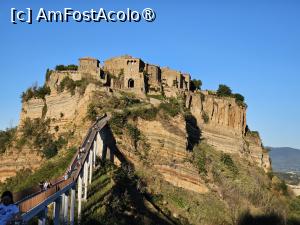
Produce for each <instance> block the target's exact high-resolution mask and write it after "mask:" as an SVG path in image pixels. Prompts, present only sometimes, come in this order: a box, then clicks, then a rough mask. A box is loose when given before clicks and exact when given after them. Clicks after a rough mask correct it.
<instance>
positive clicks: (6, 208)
mask: <svg viewBox="0 0 300 225" xmlns="http://www.w3.org/2000/svg"><path fill="white" fill-rule="evenodd" d="M19 212H20V211H19V208H18V206H16V205H15V204H14V202H13V195H12V193H11V192H10V191H5V192H3V194H2V196H1V203H0V225H6V224H10V223H11V222H12V220H20V214H19Z"/></svg>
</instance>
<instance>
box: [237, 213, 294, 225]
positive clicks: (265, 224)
mask: <svg viewBox="0 0 300 225" xmlns="http://www.w3.org/2000/svg"><path fill="white" fill-rule="evenodd" d="M286 224H288V225H300V221H299V220H296V219H290V220H288V222H287V223H286V222H285V220H284V218H282V217H281V216H279V215H277V214H269V215H259V216H253V215H251V214H250V213H249V212H247V213H245V214H243V215H242V216H241V217H240V218H239V222H238V225H286Z"/></svg>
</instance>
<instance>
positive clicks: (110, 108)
mask: <svg viewBox="0 0 300 225" xmlns="http://www.w3.org/2000/svg"><path fill="white" fill-rule="evenodd" d="M99 99H101V101H99ZM140 103H141V101H140V100H139V99H137V98H136V97H135V96H134V95H132V94H127V93H121V97H117V96H111V95H109V94H108V93H105V92H96V93H95V94H94V96H93V99H92V101H91V103H90V104H89V106H88V111H87V118H88V119H89V120H91V121H94V120H95V119H96V117H97V116H98V115H102V114H103V113H106V112H114V111H120V110H125V109H126V108H129V107H133V106H136V105H139V104H140Z"/></svg>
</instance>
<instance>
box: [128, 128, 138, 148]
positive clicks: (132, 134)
mask: <svg viewBox="0 0 300 225" xmlns="http://www.w3.org/2000/svg"><path fill="white" fill-rule="evenodd" d="M126 129H127V132H128V135H129V137H130V138H131V140H132V142H133V143H132V144H133V146H134V148H135V149H136V148H137V143H138V141H139V140H140V138H141V132H140V130H139V129H138V128H137V127H136V126H135V125H132V124H126Z"/></svg>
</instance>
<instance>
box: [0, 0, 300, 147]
mask: <svg viewBox="0 0 300 225" xmlns="http://www.w3.org/2000/svg"><path fill="white" fill-rule="evenodd" d="M225 2H226V3H225ZM12 7H13V8H17V9H25V8H27V7H30V8H32V9H33V11H34V12H35V13H36V12H37V10H38V9H39V8H40V7H43V8H45V9H47V10H62V9H63V8H64V7H69V8H73V9H78V10H89V9H91V8H93V9H98V8H100V7H103V8H105V9H107V10H126V9H127V8H128V7H129V8H131V9H133V10H134V9H138V10H142V9H144V8H146V7H150V8H153V9H154V10H155V12H156V14H157V18H156V20H155V22H153V23H147V22H141V23H76V22H70V23H48V24H47V23H33V24H32V25H29V24H17V25H13V24H12V23H10V9H11V8H12ZM299 11H300V1H297V0H281V1H280V0H249V1H246V0H228V1H224V0H219V1H216V0H207V1H202V0H185V1H170V0H164V1H161V0H160V1H159V0H147V1H146V0H144V1H141V0H128V1H117V0H110V1H108V0H106V1H92V0H78V1H71V0H69V1H66V0H59V1H58V0H52V1H47V2H46V1H38V0H35V1H33V0H27V1H21V0H19V1H16V0H2V1H1V2H0V29H1V33H0V59H1V60H0V68H1V70H0V76H1V82H0V88H1V91H0V105H1V110H0V129H5V128H6V127H8V126H10V124H17V122H18V118H19V113H20V110H21V103H20V94H21V93H22V91H24V90H25V89H26V88H27V87H29V86H30V85H32V84H33V83H34V82H36V81H37V82H38V83H39V84H42V83H43V82H44V75H45V71H46V69H47V68H53V67H54V66H55V65H57V64H71V63H77V59H78V58H80V57H83V56H92V57H96V58H98V59H100V61H103V60H105V59H107V58H109V57H112V56H117V55H123V54H130V55H133V56H136V57H140V58H142V59H144V61H146V62H151V63H154V64H158V65H161V66H169V67H171V68H174V69H178V70H181V71H184V72H189V73H191V75H192V76H193V77H194V78H198V79H201V80H202V81H203V84H204V85H203V88H204V89H217V87H218V85H219V84H220V83H222V84H227V85H228V86H230V87H231V88H232V89H233V91H234V92H239V93H242V94H243V95H244V96H245V98H246V102H247V104H248V105H249V107H248V113H247V121H248V124H249V126H250V128H251V129H252V130H258V131H259V132H260V133H261V136H262V139H263V142H264V144H265V145H269V146H290V147H296V148H300V135H299V134H300V132H299V127H300V116H299V115H300V104H299V103H300V101H299V99H300V91H299V90H300V89H299V85H300V13H299Z"/></svg>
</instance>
